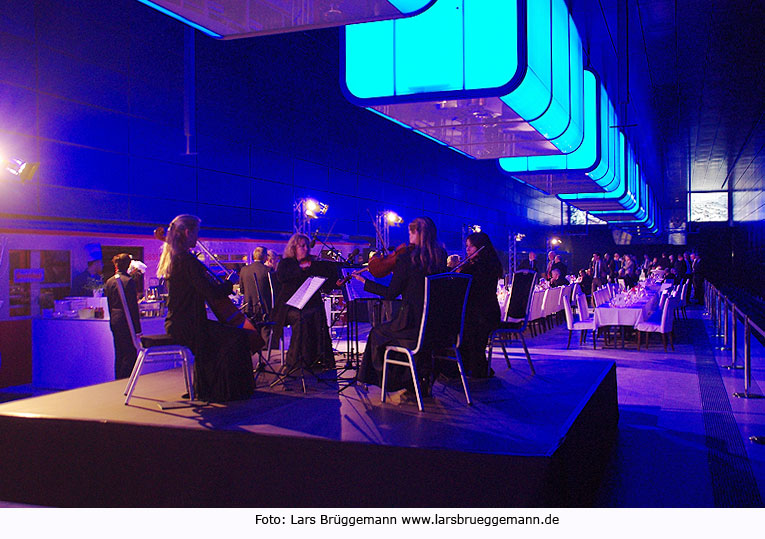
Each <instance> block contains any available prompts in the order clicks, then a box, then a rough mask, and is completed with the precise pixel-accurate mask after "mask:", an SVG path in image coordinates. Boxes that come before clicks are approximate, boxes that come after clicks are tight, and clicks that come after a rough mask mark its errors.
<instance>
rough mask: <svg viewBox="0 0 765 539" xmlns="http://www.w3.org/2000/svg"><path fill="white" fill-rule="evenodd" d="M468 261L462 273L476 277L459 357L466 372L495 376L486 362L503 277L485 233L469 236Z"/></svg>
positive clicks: (497, 311)
mask: <svg viewBox="0 0 765 539" xmlns="http://www.w3.org/2000/svg"><path fill="white" fill-rule="evenodd" d="M465 250H466V253H467V258H468V259H469V261H468V262H466V263H465V265H463V266H462V267H460V268H459V269H458V270H457V271H458V272H459V273H466V274H469V275H472V276H473V280H472V282H471V284H470V293H469V294H468V302H467V307H466V308H465V326H464V328H463V330H462V341H461V343H460V355H461V356H462V362H463V364H464V366H465V369H466V370H467V372H468V373H469V374H470V375H471V376H472V377H474V378H486V377H488V376H491V375H492V374H493V371H491V370H490V369H489V362H488V361H487V359H486V344H487V343H488V341H489V335H490V334H491V332H492V331H494V330H495V329H496V328H497V327H498V326H499V320H500V312H499V303H498V302H497V280H498V279H499V278H500V277H502V263H501V262H500V261H499V256H497V251H496V250H495V249H494V246H493V245H492V243H491V240H490V239H489V236H488V235H487V234H486V233H485V232H475V233H473V234H470V235H469V236H468V237H467V240H466V241H465Z"/></svg>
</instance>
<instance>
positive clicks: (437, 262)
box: [354, 217, 446, 402]
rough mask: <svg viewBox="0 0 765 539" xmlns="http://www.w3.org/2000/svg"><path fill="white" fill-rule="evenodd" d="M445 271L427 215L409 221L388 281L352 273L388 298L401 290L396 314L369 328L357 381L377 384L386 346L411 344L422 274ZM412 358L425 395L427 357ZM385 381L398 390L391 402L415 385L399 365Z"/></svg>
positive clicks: (419, 306) (442, 251) (419, 310)
mask: <svg viewBox="0 0 765 539" xmlns="http://www.w3.org/2000/svg"><path fill="white" fill-rule="evenodd" d="M444 271H446V250H445V249H444V248H443V247H442V246H441V245H440V244H439V243H438V237H437V231H436V225H435V223H434V222H433V220H432V219H430V218H429V217H418V218H416V219H414V220H413V221H412V222H411V223H409V249H408V250H406V252H404V253H403V254H399V255H398V256H397V257H396V261H395V265H394V267H393V276H392V278H391V282H390V285H388V286H384V285H381V284H379V283H376V282H375V281H373V280H371V279H366V278H365V277H364V276H363V275H354V278H355V279H358V280H359V281H362V282H363V283H364V290H366V291H367V292H371V293H373V294H377V295H378V296H381V297H382V298H383V299H387V300H393V299H396V298H397V297H398V296H399V294H400V295H401V299H402V302H401V309H400V310H399V312H398V314H397V315H396V317H395V318H394V319H393V320H391V321H390V322H386V323H383V324H380V325H378V326H377V327H374V328H372V330H371V331H370V333H369V338H368V339H367V344H366V348H365V349H364V356H363V358H362V360H361V365H360V366H359V371H358V373H357V379H358V380H359V381H360V382H363V383H366V384H371V385H376V386H380V385H381V383H382V366H383V355H384V353H385V347H386V346H387V345H389V344H394V343H402V344H407V345H413V344H414V342H415V341H416V340H417V337H418V334H419V330H420V322H421V320H422V307H423V302H424V299H425V277H426V276H427V275H433V274H436V273H443V272H444ZM423 359H424V358H423ZM415 361H417V368H418V372H419V377H420V384H421V387H422V390H423V392H424V394H426V395H427V394H429V391H430V374H431V364H430V357H428V358H427V360H424V361H420V358H415ZM386 384H387V389H388V390H389V391H394V392H397V394H396V395H392V402H396V401H397V400H399V402H400V399H401V397H402V396H403V392H404V391H406V390H409V389H413V388H414V386H413V385H412V377H411V374H410V371H409V370H408V369H406V368H404V367H401V366H398V365H391V366H390V367H389V368H388V376H387V380H386Z"/></svg>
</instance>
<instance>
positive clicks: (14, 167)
mask: <svg viewBox="0 0 765 539" xmlns="http://www.w3.org/2000/svg"><path fill="white" fill-rule="evenodd" d="M0 166H2V167H3V168H5V170H7V171H8V172H10V173H11V174H13V175H14V176H18V177H19V178H20V179H21V181H24V182H25V181H28V180H31V179H32V178H33V177H34V175H35V173H36V172H37V169H38V168H40V163H28V162H26V161H22V160H21V159H14V158H7V159H6V158H4V157H2V156H0Z"/></svg>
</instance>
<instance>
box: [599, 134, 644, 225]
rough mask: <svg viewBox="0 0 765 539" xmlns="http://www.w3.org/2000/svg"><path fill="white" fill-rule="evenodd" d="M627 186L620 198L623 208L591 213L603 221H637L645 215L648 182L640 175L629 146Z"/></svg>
mask: <svg viewBox="0 0 765 539" xmlns="http://www.w3.org/2000/svg"><path fill="white" fill-rule="evenodd" d="M626 170H627V186H628V189H629V191H628V196H627V197H625V198H623V199H621V200H620V203H622V204H623V206H624V209H622V210H616V211H593V212H592V214H593V215H594V216H596V217H597V218H598V219H602V220H603V221H608V222H613V221H618V222H622V221H639V220H641V219H645V218H646V216H647V211H646V209H645V208H646V200H647V196H648V195H647V189H648V184H647V183H645V180H644V178H642V177H641V171H640V167H639V165H638V163H637V160H636V159H635V154H634V152H633V151H632V148H630V149H629V150H628V151H627V165H626Z"/></svg>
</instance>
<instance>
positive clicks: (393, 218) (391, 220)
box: [385, 211, 404, 225]
mask: <svg viewBox="0 0 765 539" xmlns="http://www.w3.org/2000/svg"><path fill="white" fill-rule="evenodd" d="M385 220H386V221H387V222H388V224H389V225H400V224H401V223H403V222H404V219H403V218H402V217H401V216H399V214H397V213H396V212H394V211H388V212H385Z"/></svg>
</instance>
